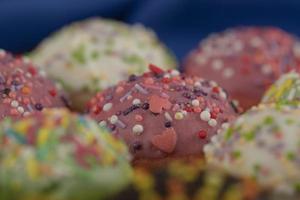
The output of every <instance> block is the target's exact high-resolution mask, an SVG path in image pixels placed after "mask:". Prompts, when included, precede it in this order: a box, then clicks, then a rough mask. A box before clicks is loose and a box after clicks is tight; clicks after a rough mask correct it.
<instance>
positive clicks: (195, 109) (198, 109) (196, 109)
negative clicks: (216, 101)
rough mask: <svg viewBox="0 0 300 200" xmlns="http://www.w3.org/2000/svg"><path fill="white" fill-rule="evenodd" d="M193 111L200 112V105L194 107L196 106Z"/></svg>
mask: <svg viewBox="0 0 300 200" xmlns="http://www.w3.org/2000/svg"><path fill="white" fill-rule="evenodd" d="M194 111H195V112H196V113H200V112H201V111H202V110H201V108H200V107H196V108H194Z"/></svg>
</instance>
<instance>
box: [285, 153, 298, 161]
mask: <svg viewBox="0 0 300 200" xmlns="http://www.w3.org/2000/svg"><path fill="white" fill-rule="evenodd" d="M286 157H287V159H288V160H291V161H293V160H295V158H296V155H295V154H294V153H293V152H288V153H287V154H286Z"/></svg>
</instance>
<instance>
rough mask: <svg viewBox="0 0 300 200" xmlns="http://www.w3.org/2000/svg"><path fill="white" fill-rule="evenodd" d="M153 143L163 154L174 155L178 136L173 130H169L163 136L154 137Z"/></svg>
mask: <svg viewBox="0 0 300 200" xmlns="http://www.w3.org/2000/svg"><path fill="white" fill-rule="evenodd" d="M151 143H152V145H153V146H155V147H156V148H158V149H159V150H161V151H163V152H166V153H172V152H173V151H174V149H175V147H176V144H177V134H176V132H175V130H174V129H173V128H167V129H166V130H164V131H163V132H162V133H161V134H158V135H154V136H153V138H152V139H151Z"/></svg>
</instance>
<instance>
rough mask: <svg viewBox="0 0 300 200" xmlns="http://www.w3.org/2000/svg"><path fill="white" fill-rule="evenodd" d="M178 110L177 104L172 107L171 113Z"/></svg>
mask: <svg viewBox="0 0 300 200" xmlns="http://www.w3.org/2000/svg"><path fill="white" fill-rule="evenodd" d="M179 108H180V106H179V105H178V104H175V105H174V106H173V109H172V110H173V111H177V110H179Z"/></svg>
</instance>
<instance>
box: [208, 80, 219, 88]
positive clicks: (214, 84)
mask: <svg viewBox="0 0 300 200" xmlns="http://www.w3.org/2000/svg"><path fill="white" fill-rule="evenodd" d="M209 85H210V86H211V87H217V86H218V83H217V82H216V81H209Z"/></svg>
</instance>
